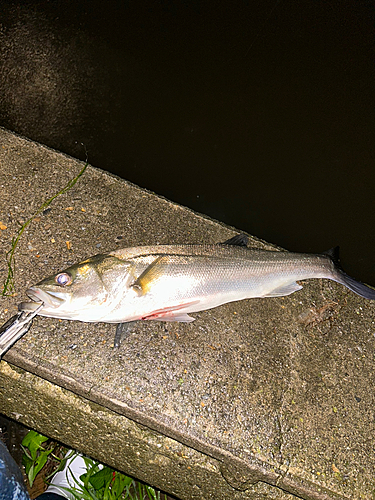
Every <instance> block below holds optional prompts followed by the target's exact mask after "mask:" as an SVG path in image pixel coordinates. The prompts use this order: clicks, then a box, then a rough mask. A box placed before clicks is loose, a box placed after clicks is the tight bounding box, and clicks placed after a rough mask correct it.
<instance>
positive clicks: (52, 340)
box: [0, 130, 375, 500]
mask: <svg viewBox="0 0 375 500" xmlns="http://www.w3.org/2000/svg"><path fill="white" fill-rule="evenodd" d="M0 145H1V147H0V161H1V172H0V176H1V177H0V186H1V190H2V197H1V200H0V204H1V206H2V209H1V222H2V223H3V226H6V229H3V230H1V231H0V237H1V241H2V248H3V252H4V253H5V252H6V251H7V250H8V249H9V248H10V244H11V239H12V237H13V236H14V235H15V234H16V231H17V229H18V227H19V226H18V223H19V222H22V221H25V220H27V219H28V218H29V217H30V216H31V215H32V214H33V213H34V212H35V210H36V209H37V208H38V207H39V206H40V205H41V203H42V202H43V201H44V200H45V199H47V198H48V197H50V196H52V195H53V194H54V193H56V192H57V191H59V190H60V189H61V188H62V187H63V186H64V185H65V184H66V183H67V181H68V180H69V179H71V178H72V177H74V176H75V175H76V174H77V173H78V171H79V170H80V168H81V167H82V164H81V163H80V162H77V161H76V160H74V159H73V158H69V157H67V156H65V155H62V154H60V153H58V152H56V151H52V150H50V149H48V148H45V147H43V146H41V145H39V144H35V143H33V142H31V141H27V140H26V139H23V138H20V137H18V136H16V135H14V134H11V133H10V132H8V131H5V130H0ZM236 232H238V231H236V230H235V229H233V228H230V227H227V226H225V225H223V224H221V223H219V222H217V221H213V220H210V219H209V218H207V217H204V216H202V215H200V214H196V213H194V212H192V211H190V210H188V209H186V208H184V207H180V206H178V205H176V204H174V203H171V202H169V201H168V200H165V199H163V198H160V197H158V196H156V195H154V194H153V193H150V192H148V191H145V190H142V189H140V188H138V187H136V186H134V185H131V184H129V183H127V182H126V181H124V180H121V179H118V178H116V177H114V176H112V175H110V174H107V173H105V172H103V171H101V170H98V169H95V168H92V167H89V168H88V170H87V171H86V173H85V174H84V176H83V177H82V178H81V179H80V180H79V182H78V183H77V184H76V185H75V186H74V187H73V188H72V189H71V190H70V191H69V192H68V193H66V194H65V195H63V196H61V197H59V198H57V199H56V200H55V201H54V202H53V205H51V210H49V211H48V212H46V213H43V214H41V215H40V217H38V218H37V219H36V220H34V222H33V223H32V224H30V226H29V227H28V228H27V230H26V231H25V233H24V235H23V236H22V238H21V240H20V244H19V247H18V249H17V254H16V257H17V260H16V275H15V278H16V291H17V295H16V296H13V297H8V298H2V301H1V302H2V308H1V309H2V310H1V320H2V321H5V320H6V319H7V318H9V317H10V316H11V315H13V314H14V313H15V311H16V307H17V304H18V303H19V302H21V300H23V299H24V298H25V295H24V290H25V289H26V288H27V287H28V286H29V285H31V284H33V283H35V282H37V281H39V280H40V279H41V278H43V277H45V276H47V275H50V274H52V273H54V272H56V271H57V270H59V269H62V268H64V267H66V266H67V265H70V264H72V263H73V262H77V261H80V260H83V259H84V258H85V257H88V256H91V255H94V254H96V253H99V252H100V253H104V252H106V251H109V250H113V249H115V248H119V247H120V246H123V247H125V246H134V245H142V244H155V243H156V244H157V243H160V244H162V243H202V242H212V243H214V242H220V241H224V240H225V239H227V238H229V237H231V236H232V235H234V234H235V233H236ZM67 242H69V244H67ZM250 244H251V245H252V246H255V247H262V248H270V249H271V248H274V247H272V245H270V244H267V243H265V242H262V241H259V240H257V239H256V238H251V239H250ZM0 271H1V276H2V280H4V279H5V275H6V263H5V260H4V255H3V264H0ZM303 285H304V287H303V290H301V291H299V292H297V293H295V294H293V295H291V296H288V297H282V298H270V299H253V300H248V301H242V302H238V303H231V304H227V305H225V306H222V307H219V308H216V309H213V310H210V311H204V312H201V313H197V314H194V316H195V318H196V321H195V322H194V323H192V324H168V323H156V322H155V323H153V322H143V323H141V324H139V325H137V327H136V329H135V331H134V333H133V334H132V335H130V337H129V338H128V339H127V341H126V342H124V344H123V345H121V347H120V348H119V349H114V347H113V339H114V326H113V325H108V324H85V323H79V322H71V321H59V320H55V319H48V318H36V319H35V321H34V323H33V326H32V328H31V330H30V331H29V332H28V333H27V335H26V336H25V337H24V338H23V339H22V340H20V341H19V342H18V343H17V344H16V345H15V346H14V347H13V348H12V349H11V350H10V351H9V352H8V354H7V355H6V356H5V360H6V362H5V361H3V362H1V363H0V404H1V411H2V412H3V413H5V414H6V415H8V416H10V417H12V418H17V419H18V420H20V421H21V422H23V423H25V424H26V425H29V426H31V427H33V428H36V429H38V430H39V431H42V432H44V433H45V434H47V435H49V436H51V437H53V438H55V439H59V440H61V441H62V442H64V443H66V444H67V445H69V446H72V447H75V448H77V449H79V450H82V451H83V452H85V453H88V454H90V455H91V456H93V457H95V458H97V459H99V460H102V461H104V462H106V463H108V464H109V465H112V466H114V467H117V468H119V469H120V470H123V471H125V472H126V473H128V474H131V475H134V476H136V477H139V478H140V479H144V480H146V481H147V482H149V483H151V484H153V485H155V486H158V487H159V488H161V489H163V490H166V491H168V492H170V493H172V494H174V495H176V496H178V497H180V498H183V499H190V498H191V499H199V498H201V499H209V498H215V499H221V498H222V499H227V498H233V499H236V500H237V499H251V500H266V499H272V500H291V499H292V498H295V497H299V498H304V499H306V500H337V499H353V500H360V499H364V498H366V499H367V498H372V495H373V492H374V487H375V486H374V478H373V470H374V468H375V467H374V466H375V463H374V462H375V459H374V454H373V444H374V441H373V436H374V431H375V429H374V407H375V397H374V393H373V391H372V388H373V387H374V385H375V375H374V362H375V359H374V352H375V337H374V325H375V306H374V304H373V303H371V302H370V301H365V300H363V299H361V298H360V297H357V296H356V295H354V294H352V293H350V292H349V291H348V290H347V289H345V288H344V287H342V286H340V285H337V284H335V283H333V282H329V281H324V280H315V281H309V282H305V283H303Z"/></svg>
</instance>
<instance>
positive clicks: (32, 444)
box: [22, 431, 48, 460]
mask: <svg viewBox="0 0 375 500" xmlns="http://www.w3.org/2000/svg"><path fill="white" fill-rule="evenodd" d="M46 441H48V437H46V436H43V435H42V434H39V433H38V432H35V431H29V432H28V433H27V434H26V436H25V437H24V438H23V440H22V445H23V446H24V447H25V448H28V450H29V451H30V455H31V458H32V459H33V460H36V458H37V452H38V450H40V449H44V448H43V446H42V443H45V442H46Z"/></svg>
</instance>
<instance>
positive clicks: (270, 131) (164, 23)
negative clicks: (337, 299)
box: [0, 0, 375, 285]
mask: <svg viewBox="0 0 375 500" xmlns="http://www.w3.org/2000/svg"><path fill="white" fill-rule="evenodd" d="M374 18H375V10H374V4H373V2H372V1H367V0H366V1H364V0H363V1H361V0H352V1H346V0H331V1H327V0H324V1H323V0H306V1H303V0H297V1H295V0H276V1H274V0H272V1H268V0H249V1H247V2H245V1H244V2H238V1H233V0H231V1H221V2H214V1H200V2H197V1H189V2H182V1H180V2H167V1H165V2H160V1H156V0H153V1H148V0H146V1H111V2H103V1H100V2H98V1H74V2H73V1H59V2H56V1H49V2H48V1H33V2H29V3H28V2H25V1H22V2H21V1H13V2H12V1H4V0H3V1H2V2H1V6H0V23H1V31H0V124H1V125H3V126H5V127H8V128H10V129H12V130H15V131H17V132H19V133H21V134H24V135H26V136H28V137H30V138H32V139H35V140H37V141H40V142H43V143H45V144H47V145H49V146H51V147H54V148H57V149H59V150H62V151H64V152H67V153H69V154H71V155H73V156H77V157H80V158H81V159H84V158H85V153H84V151H83V149H82V147H81V146H80V143H82V142H83V143H84V144H85V145H86V148H87V150H88V154H89V161H90V163H91V164H93V165H96V166H99V167H101V168H104V169H107V170H110V171H112V172H114V173H116V174H118V175H120V176H121V177H123V178H125V179H128V180H130V181H132V182H134V183H136V184H138V185H140V186H143V187H146V188H148V189H151V190H153V191H155V192H156V193H159V194H162V195H164V196H166V197H167V198H170V199H171V200H174V201H177V202H179V203H181V204H183V205H187V206H189V207H191V208H193V209H195V210H197V211H199V212H203V213H206V214H208V215H210V216H211V217H214V218H217V219H220V220H222V221H225V222H226V223H228V224H232V225H234V226H236V227H238V228H240V229H242V230H245V231H248V232H249V233H251V234H254V235H256V236H258V237H260V238H264V239H266V240H268V241H271V242H274V243H277V244H278V245H281V246H283V247H285V248H287V249H289V250H294V251H308V252H309V251H310V252H314V251H321V250H325V249H328V248H330V247H332V246H335V245H338V244H339V245H340V246H341V251H342V261H343V265H344V267H345V268H346V270H347V271H348V272H349V273H351V274H352V275H354V276H355V277H357V278H359V279H362V280H364V281H367V282H369V283H372V284H374V285H375V257H374V255H373V253H374V252H373V249H374V248H375V232H374V227H375V210H374V206H375V205H374V188H375V169H374V158H375V140H374V139H375V137H374V135H375V134H374V125H375V122H374V115H375V106H374V104H375V100H374V97H375V90H374V88H375V87H374V83H375V78H374V76H375V74H374V73H375V71H374V55H375V54H374V52H375V51H374V47H375V43H374V29H373V28H374ZM124 210H126V207H124Z"/></svg>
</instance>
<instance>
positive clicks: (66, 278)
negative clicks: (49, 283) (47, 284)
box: [55, 273, 73, 286]
mask: <svg viewBox="0 0 375 500" xmlns="http://www.w3.org/2000/svg"><path fill="white" fill-rule="evenodd" d="M55 281H56V283H57V284H58V285H60V286H67V285H70V284H71V283H72V281H73V279H72V277H71V275H70V274H69V273H59V274H56V276H55Z"/></svg>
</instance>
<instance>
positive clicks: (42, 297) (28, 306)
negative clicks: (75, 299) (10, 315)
mask: <svg viewBox="0 0 375 500" xmlns="http://www.w3.org/2000/svg"><path fill="white" fill-rule="evenodd" d="M26 294H27V296H28V297H29V298H30V299H31V300H32V301H33V302H22V304H20V307H19V308H20V309H21V310H22V311H35V309H37V308H38V307H39V306H40V304H41V303H43V304H44V305H43V309H44V308H45V307H51V308H53V309H56V308H57V307H59V306H61V305H62V304H63V303H64V302H65V300H64V299H63V298H61V297H59V296H58V292H47V291H45V290H42V289H41V288H37V287H34V286H32V287H30V288H29V289H28V290H26ZM41 312H42V311H41Z"/></svg>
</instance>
